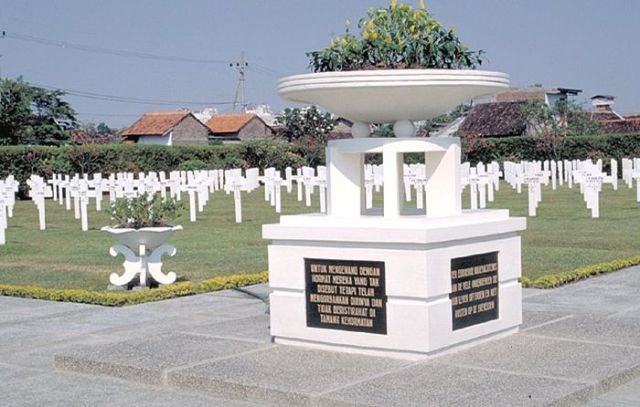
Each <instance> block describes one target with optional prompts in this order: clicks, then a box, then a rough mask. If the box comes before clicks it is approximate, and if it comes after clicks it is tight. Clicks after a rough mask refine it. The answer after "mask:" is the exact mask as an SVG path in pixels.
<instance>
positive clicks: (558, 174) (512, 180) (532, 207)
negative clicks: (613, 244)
mask: <svg viewBox="0 0 640 407" xmlns="http://www.w3.org/2000/svg"><path fill="white" fill-rule="evenodd" d="M504 179H505V181H506V182H508V183H509V184H510V185H511V186H512V187H513V188H515V189H516V190H517V192H518V193H521V192H522V185H523V184H526V185H527V189H528V191H527V192H528V198H529V208H528V209H529V216H536V213H537V207H538V204H539V203H540V202H541V200H542V189H541V185H549V183H551V188H552V190H555V189H556V187H557V185H558V184H559V185H563V184H564V183H565V182H566V184H567V186H568V187H569V188H573V185H574V184H576V183H577V184H578V185H579V187H580V192H581V193H582V194H583V198H584V201H585V203H586V204H587V208H588V209H590V210H591V216H592V217H594V218H598V217H599V216H600V210H599V193H600V192H601V190H602V184H611V185H612V187H613V189H614V190H617V188H618V163H617V161H616V160H615V159H611V173H610V174H606V173H605V172H604V171H603V170H602V160H597V161H596V162H595V163H594V162H592V161H591V160H584V161H580V160H573V161H568V160H564V161H543V162H542V161H521V162H519V163H514V162H509V161H506V162H505V163H504Z"/></svg>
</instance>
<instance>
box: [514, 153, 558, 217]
mask: <svg viewBox="0 0 640 407" xmlns="http://www.w3.org/2000/svg"><path fill="white" fill-rule="evenodd" d="M503 167H504V179H505V181H506V182H507V183H509V185H511V187H512V188H514V189H515V190H516V191H517V192H518V193H522V185H523V184H526V185H527V196H528V209H529V211H528V213H529V216H536V214H537V209H538V204H539V203H540V202H541V201H542V187H541V185H549V181H550V179H552V180H556V177H555V175H552V174H551V172H552V171H550V168H551V165H550V164H549V162H548V161H545V162H544V163H543V162H542V161H521V162H518V163H514V162H510V161H505V162H504V165H503ZM554 170H556V171H557V166H554ZM552 184H553V185H555V181H552ZM553 185H552V186H553Z"/></svg>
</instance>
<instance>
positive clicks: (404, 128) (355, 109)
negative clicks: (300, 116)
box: [278, 0, 509, 137]
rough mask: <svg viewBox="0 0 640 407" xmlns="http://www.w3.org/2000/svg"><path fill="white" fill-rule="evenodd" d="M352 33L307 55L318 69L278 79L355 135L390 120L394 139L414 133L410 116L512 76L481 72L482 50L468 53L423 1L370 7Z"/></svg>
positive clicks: (286, 92) (290, 94) (438, 110)
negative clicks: (340, 120)
mask: <svg viewBox="0 0 640 407" xmlns="http://www.w3.org/2000/svg"><path fill="white" fill-rule="evenodd" d="M358 28H359V30H360V35H359V37H358V36H356V35H354V34H352V33H351V32H350V24H349V22H347V28H346V33H345V34H344V35H343V36H341V37H337V38H335V39H334V40H333V41H332V43H331V44H330V45H329V46H328V47H327V48H325V49H323V50H321V51H313V52H309V53H307V56H309V58H310V67H311V68H312V69H313V71H314V72H315V73H313V74H306V75H295V76H290V77H286V78H283V79H281V80H280V82H279V85H278V91H279V93H280V95H281V96H282V97H284V98H285V99H288V100H291V101H296V102H302V103H310V104H316V105H319V106H321V107H323V108H325V109H327V110H329V111H330V112H332V113H334V114H337V115H339V116H341V117H344V118H347V119H349V120H351V121H353V122H354V125H353V127H352V134H353V137H366V136H369V134H370V124H371V123H394V132H395V133H396V136H398V137H408V136H413V135H414V134H415V127H414V125H413V123H412V121H417V120H425V119H430V118H433V117H435V116H437V115H439V114H442V113H445V112H446V111H448V110H450V109H452V108H453V107H455V106H456V105H458V104H460V103H462V102H464V101H467V100H470V99H472V98H476V97H480V96H484V95H489V94H493V93H496V92H497V91H499V90H501V89H504V88H507V87H508V86H509V76H508V75H506V74H503V73H499V72H488V71H478V70H475V68H476V67H477V66H478V65H480V64H481V63H482V54H483V51H477V52H475V51H470V50H469V49H468V48H467V47H466V46H465V45H463V44H462V43H461V42H460V40H459V39H458V37H457V35H456V33H455V28H453V27H451V28H449V29H446V28H444V26H443V25H442V24H441V23H440V22H438V21H437V20H435V19H434V18H433V17H432V16H431V15H430V14H429V13H428V12H427V10H426V8H425V7H424V4H423V3H422V1H421V2H420V7H419V8H418V9H414V8H413V7H412V6H410V5H407V4H398V2H397V1H395V0H394V1H392V2H391V5H390V6H389V7H387V8H378V9H373V8H371V9H369V11H368V13H367V17H365V18H363V19H361V20H360V22H359V23H358Z"/></svg>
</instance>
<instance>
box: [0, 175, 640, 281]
mask: <svg viewBox="0 0 640 407" xmlns="http://www.w3.org/2000/svg"><path fill="white" fill-rule="evenodd" d="M262 188H263V187H261V188H259V189H257V190H254V191H253V192H252V193H249V194H245V193H243V196H242V201H243V202H242V212H243V215H242V216H243V222H242V223H240V224H238V223H235V221H234V201H233V195H227V194H225V193H224V192H222V191H218V192H216V193H214V194H212V195H211V198H210V201H209V203H208V204H207V205H206V206H205V209H204V212H203V213H200V214H198V220H197V221H196V222H189V214H188V209H185V211H184V213H183V215H182V216H181V218H180V219H179V221H178V222H177V223H180V224H182V225H183V226H184V231H182V232H179V233H177V234H176V235H175V236H174V237H172V238H171V240H170V243H171V244H173V245H174V246H175V247H176V248H177V254H176V256H175V257H173V258H170V257H165V258H164V264H165V265H164V267H163V268H164V270H165V271H175V272H176V273H177V275H178V279H179V281H180V280H188V281H192V282H194V283H198V282H200V281H202V280H204V279H208V278H212V277H216V276H224V275H232V274H243V273H256V272H262V271H266V270H267V244H268V242H267V241H266V240H263V239H262V228H261V226H262V225H263V224H267V223H277V222H278V219H279V216H280V214H277V213H276V212H275V211H274V210H273V208H272V207H271V206H269V203H268V202H265V201H264V193H263V189H262ZM542 188H543V190H542V202H541V203H540V204H539V206H538V213H537V217H528V218H527V230H526V231H525V232H524V233H522V275H523V277H526V278H529V279H531V280H533V279H536V278H538V277H540V276H545V275H553V274H558V273H563V272H567V271H570V270H574V269H576V268H579V267H583V266H587V265H591V264H596V263H602V262H608V261H612V260H617V259H623V258H628V257H631V256H635V255H637V254H638V253H640V242H638V241H637V239H635V238H634V236H635V235H636V233H637V227H638V225H640V208H638V205H639V204H638V203H637V202H636V199H635V189H629V188H627V186H626V185H625V184H624V183H620V185H619V188H618V191H613V189H612V187H611V185H603V188H602V193H601V194H600V218H598V219H593V218H591V216H590V212H589V210H588V209H587V208H586V206H585V204H584V202H583V199H582V195H581V194H580V192H579V188H578V187H577V186H574V188H573V189H569V188H567V186H566V185H565V186H564V187H558V189H557V190H556V191H552V190H551V187H550V186H543V187H542ZM381 196H382V193H380V192H378V193H376V194H375V198H374V202H376V204H380V200H381V199H382V198H381ZM462 199H463V208H468V207H469V188H466V189H465V192H464V194H463V198H462ZM183 200H185V201H186V202H188V198H187V197H186V194H184V195H183ZM92 203H93V201H92ZM414 205H415V197H414ZM187 206H188V205H187ZM376 206H377V205H376ZM487 206H488V208H500V209H509V210H510V211H511V215H512V216H524V217H526V216H527V193H526V187H523V192H522V193H521V194H517V193H516V191H515V190H514V189H512V188H511V187H510V186H509V185H508V184H506V183H505V182H501V185H500V190H499V191H497V192H496V195H495V201H494V202H489V203H488V205H487ZM105 209H106V208H103V210H102V211H101V212H96V211H95V205H93V204H91V205H89V216H88V219H89V231H87V232H82V231H81V230H80V221H79V220H75V219H74V217H73V212H72V211H71V212H69V211H66V210H65V209H64V206H61V205H59V204H58V203H56V202H54V201H53V200H50V199H48V200H47V201H46V216H47V229H46V230H45V231H40V230H38V212H37V210H36V207H35V205H34V204H33V202H32V201H30V200H24V201H18V202H17V203H16V206H15V212H14V217H13V218H12V219H10V221H9V228H8V229H7V231H6V238H7V244H6V245H5V246H0V281H1V282H2V283H3V284H15V285H32V286H39V287H47V288H65V289H69V288H74V289H85V290H97V291H103V290H105V289H106V288H107V285H108V276H109V274H110V273H112V272H117V273H121V269H122V261H123V259H122V257H121V256H120V257H115V258H114V257H111V256H110V255H109V253H108V251H109V247H110V246H111V245H112V244H113V241H112V239H111V237H110V236H108V235H107V234H106V233H104V232H100V230H99V229H100V227H102V226H105V225H108V224H110V220H109V214H108V210H105ZM318 211H319V203H318V193H317V192H316V193H315V194H314V195H313V204H312V206H311V207H306V206H305V205H304V201H303V202H298V201H297V198H296V193H295V188H294V191H293V193H291V194H288V193H286V192H284V191H283V193H282V215H287V214H296V213H305V212H318Z"/></svg>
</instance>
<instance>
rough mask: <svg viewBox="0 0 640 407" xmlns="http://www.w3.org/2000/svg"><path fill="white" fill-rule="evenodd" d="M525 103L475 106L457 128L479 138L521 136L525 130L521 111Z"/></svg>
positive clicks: (525, 121) (525, 124)
mask: <svg viewBox="0 0 640 407" xmlns="http://www.w3.org/2000/svg"><path fill="white" fill-rule="evenodd" d="M526 104H527V102H524V101H517V102H499V103H484V104H479V105H475V106H473V107H472V108H471V111H469V114H468V115H467V117H466V118H465V119H464V121H463V122H462V124H461V125H460V127H459V130H460V131H461V132H462V133H463V134H465V135H467V134H471V135H475V136H481V137H507V136H521V135H523V134H524V133H525V132H526V130H527V120H526V117H525V114H524V111H523V108H524V106H525V105H526Z"/></svg>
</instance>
